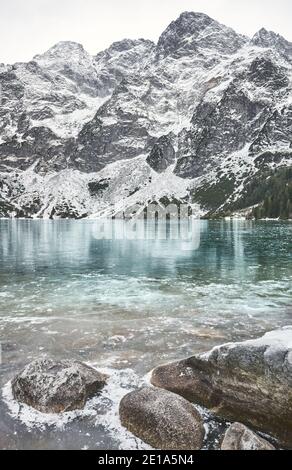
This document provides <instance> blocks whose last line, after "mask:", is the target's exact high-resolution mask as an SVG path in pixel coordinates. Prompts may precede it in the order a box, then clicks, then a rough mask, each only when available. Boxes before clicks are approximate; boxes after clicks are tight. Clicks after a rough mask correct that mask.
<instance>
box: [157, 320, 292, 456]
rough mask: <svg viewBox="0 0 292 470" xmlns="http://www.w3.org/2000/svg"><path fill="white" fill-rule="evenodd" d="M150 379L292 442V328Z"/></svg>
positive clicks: (174, 366) (173, 366)
mask: <svg viewBox="0 0 292 470" xmlns="http://www.w3.org/2000/svg"><path fill="white" fill-rule="evenodd" d="M151 382H152V383H153V385H155V386H157V387H162V388H165V389H167V390H170V391H172V392H175V393H178V394H179V395H182V396H183V397H185V398H187V399H189V400H191V401H193V402H195V403H198V404H201V405H203V406H206V407H207V408H209V409H211V410H212V411H213V412H214V413H215V414H218V415H219V416H222V417H224V418H227V419H230V420H232V421H235V420H236V421H240V422H242V423H244V424H247V425H250V426H252V427H254V428H255V429H258V430H261V431H263V432H266V433H270V434H272V435H274V436H275V437H277V438H278V439H279V440H280V441H281V443H283V444H284V445H285V446H290V447H291V446H292V327H286V328H283V329H280V330H276V331H273V332H270V333H267V334H266V335H264V336H263V337H262V338H259V339H255V340H250V341H245V342H242V343H229V344H225V345H222V346H218V347H216V348H214V349H213V350H212V351H210V352H209V353H206V354H201V355H197V356H194V357H191V358H189V359H187V360H184V361H180V362H178V363H174V364H170V365H166V366H161V367H158V368H157V369H155V370H154V372H153V374H152V379H151Z"/></svg>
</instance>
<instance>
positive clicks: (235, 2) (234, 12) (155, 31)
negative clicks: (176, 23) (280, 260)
mask: <svg viewBox="0 0 292 470" xmlns="http://www.w3.org/2000/svg"><path fill="white" fill-rule="evenodd" d="M0 6H1V9H0V62H4V63H13V62H17V61H28V60H30V59H31V58H32V57H33V56H34V55H35V54H37V53H41V52H44V51H45V50H47V49H49V48H50V47H51V46H53V45H54V44H55V43H57V42H58V41H63V40H70V41H76V42H80V43H81V44H83V46H84V47H85V49H86V50H88V52H90V53H91V54H95V53H97V52H99V51H100V50H102V49H104V48H106V47H108V46H109V45H110V44H111V43H112V42H113V41H117V40H120V39H124V38H126V37H127V38H139V37H144V38H146V39H152V40H154V41H156V40H157V39H158V37H159V35H160V34H161V32H162V31H163V30H164V29H165V28H166V26H167V25H168V24H169V23H170V22H171V21H172V20H174V19H176V18H177V17H178V16H179V14H180V13H181V12H183V11H199V12H203V13H206V14H208V15H210V16H212V17H213V18H215V19H217V20H218V21H220V22H221V23H224V24H226V25H228V26H231V27H233V28H234V29H235V30H236V31H238V32H240V33H244V34H247V35H249V36H251V35H253V34H254V33H255V32H256V31H257V30H259V29H260V28H261V27H265V28H266V29H271V30H273V31H275V32H278V33H280V34H282V35H283V36H284V37H286V38H287V39H289V40H290V41H292V27H291V20H292V0H0Z"/></svg>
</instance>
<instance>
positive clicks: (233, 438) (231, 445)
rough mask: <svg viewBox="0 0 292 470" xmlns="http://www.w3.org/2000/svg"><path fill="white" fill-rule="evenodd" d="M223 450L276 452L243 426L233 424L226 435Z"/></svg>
mask: <svg viewBox="0 0 292 470" xmlns="http://www.w3.org/2000/svg"><path fill="white" fill-rule="evenodd" d="M221 450H275V447H274V446H273V445H272V444H270V443H269V442H268V441H266V440H265V439H263V438H262V437H260V436H258V435H257V434H256V433H254V432H252V431H251V430H250V429H248V428H247V427H246V426H244V425H243V424H241V423H233V424H231V426H230V427H229V428H228V429H227V431H226V433H225V436H224V439H223V442H222V445H221Z"/></svg>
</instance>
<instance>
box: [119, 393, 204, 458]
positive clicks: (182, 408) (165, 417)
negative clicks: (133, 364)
mask: <svg viewBox="0 0 292 470" xmlns="http://www.w3.org/2000/svg"><path fill="white" fill-rule="evenodd" d="M120 418H121V422H122V425H123V426H125V427H126V428H127V429H128V430H129V431H130V432H132V433H133V434H135V436H137V437H139V438H140V439H142V440H143V441H144V442H146V443H147V444H149V445H151V446H152V447H154V448H156V449H162V450H164V449H165V450H196V449H200V448H201V447H202V444H203V439H204V434H205V432H204V427H203V422H202V419H201V417H200V415H199V413H198V411H197V410H195V409H194V407H193V406H192V405H191V404H190V403H189V402H187V401H186V400H185V399H184V398H182V397H179V396H177V395H175V394H174V393H171V392H168V391H166V390H161V389H159V388H150V387H148V388H142V389H140V390H137V391H134V392H131V393H129V394H128V395H126V396H125V397H124V398H123V399H122V401H121V403H120Z"/></svg>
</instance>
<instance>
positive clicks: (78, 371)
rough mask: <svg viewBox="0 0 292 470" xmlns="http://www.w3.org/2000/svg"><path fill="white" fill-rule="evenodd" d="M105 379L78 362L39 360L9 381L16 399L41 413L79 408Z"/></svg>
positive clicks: (102, 384) (100, 386)
mask: <svg viewBox="0 0 292 470" xmlns="http://www.w3.org/2000/svg"><path fill="white" fill-rule="evenodd" d="M106 379H107V377H106V376H105V375H104V374H101V373H100V372H98V371H97V370H95V369H93V368H92V367H89V366H87V365H86V364H83V363H81V362H78V361H71V360H63V361H54V360H52V359H39V360H36V361H34V362H32V363H30V364H29V365H28V366H26V367H25V368H24V369H23V371H22V372H20V373H19V374H18V375H17V376H16V377H15V378H14V379H13V381H12V392H13V396H14V398H15V399H16V400H18V401H19V402H21V403H26V404H27V405H30V406H32V407H33V408H35V409H37V410H38V411H41V412H43V413H61V412H64V411H72V410H76V409H82V408H84V406H85V403H86V400H87V399H88V398H90V397H92V396H93V395H95V394H96V393H97V392H99V391H100V390H101V389H102V388H103V386H104V385H105V383H106Z"/></svg>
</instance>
